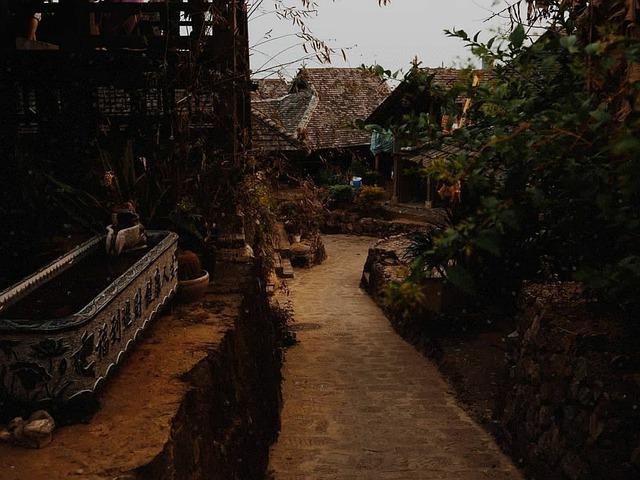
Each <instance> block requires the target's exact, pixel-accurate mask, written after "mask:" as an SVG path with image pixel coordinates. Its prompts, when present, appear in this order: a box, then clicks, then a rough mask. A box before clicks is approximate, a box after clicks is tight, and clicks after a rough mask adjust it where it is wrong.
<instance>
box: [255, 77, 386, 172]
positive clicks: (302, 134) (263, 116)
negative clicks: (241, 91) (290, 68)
mask: <svg viewBox="0 0 640 480" xmlns="http://www.w3.org/2000/svg"><path fill="white" fill-rule="evenodd" d="M263 90H264V87H263ZM388 94H389V88H388V86H387V85H386V83H384V82H383V81H382V80H381V79H380V77H378V76H377V75H375V74H373V73H371V72H369V71H366V70H364V69H359V68H303V69H301V70H300V71H299V73H298V75H297V76H296V77H295V78H294V79H293V81H292V82H291V83H290V84H289V85H288V90H287V92H286V94H282V90H279V91H278V92H277V94H276V95H274V96H272V97H271V98H265V97H264V96H262V97H261V96H259V95H257V94H254V95H255V96H254V97H253V99H252V118H253V149H254V151H256V152H258V153H261V154H263V155H284V156H286V157H287V158H288V159H289V160H291V161H293V162H294V163H296V164H298V165H304V166H307V167H310V168H314V167H316V168H317V167H318V166H319V165H322V164H326V163H327V162H329V163H333V164H335V165H337V166H345V165H346V166H348V165H349V163H350V162H351V160H352V159H354V158H359V159H362V160H363V161H364V162H367V163H371V164H372V161H373V158H372V155H371V153H370V152H369V145H370V142H371V136H370V134H369V133H367V132H366V131H364V130H361V129H359V128H358V127H356V126H355V122H356V120H363V119H365V118H366V117H367V116H369V115H370V114H371V113H372V112H373V111H374V109H375V108H376V107H377V106H378V105H380V103H382V101H383V100H384V99H385V98H386V97H387V95H388Z"/></svg>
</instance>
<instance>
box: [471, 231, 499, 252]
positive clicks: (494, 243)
mask: <svg viewBox="0 0 640 480" xmlns="http://www.w3.org/2000/svg"><path fill="white" fill-rule="evenodd" d="M499 242H500V239H499V237H498V232H496V231H495V230H484V231H482V232H481V233H480V234H479V235H478V236H477V237H476V238H475V239H474V243H475V244H476V246H477V247H478V248H480V249H482V250H484V251H485V252H489V253H490V254H492V255H495V256H496V257H499V256H500V255H501V252H500V244H499Z"/></svg>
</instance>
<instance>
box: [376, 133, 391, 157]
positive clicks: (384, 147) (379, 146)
mask: <svg viewBox="0 0 640 480" xmlns="http://www.w3.org/2000/svg"><path fill="white" fill-rule="evenodd" d="M370 148H371V153H373V154H374V155H377V154H378V153H382V152H385V153H392V152H393V134H392V133H380V132H375V131H374V132H371V147H370Z"/></svg>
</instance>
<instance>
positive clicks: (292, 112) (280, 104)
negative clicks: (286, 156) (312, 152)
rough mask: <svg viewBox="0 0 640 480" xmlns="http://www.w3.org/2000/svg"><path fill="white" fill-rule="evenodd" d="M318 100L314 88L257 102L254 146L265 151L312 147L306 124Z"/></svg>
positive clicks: (254, 114)
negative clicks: (308, 140)
mask: <svg viewBox="0 0 640 480" xmlns="http://www.w3.org/2000/svg"><path fill="white" fill-rule="evenodd" d="M317 103H318V97H317V95H315V94H314V91H313V90H311V89H306V90H300V91H299V92H296V93H290V94H288V95H285V96H283V97H279V98H272V99H269V100H259V101H253V102H252V103H251V108H252V115H253V119H254V122H253V129H252V130H253V145H254V148H259V149H261V150H264V151H269V152H272V151H277V150H299V149H308V148H309V146H308V144H307V142H306V138H305V130H304V129H305V127H306V125H307V123H308V122H309V115H310V112H311V110H313V108H314V106H315V105H316V104H317Z"/></svg>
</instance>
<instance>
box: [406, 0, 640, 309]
mask: <svg viewBox="0 0 640 480" xmlns="http://www.w3.org/2000/svg"><path fill="white" fill-rule="evenodd" d="M528 3H530V4H531V5H532V7H533V8H534V9H536V8H537V7H543V2H528ZM603 3H604V2H580V1H574V2H564V1H557V2H544V8H543V10H542V11H541V12H539V11H537V10H536V12H537V14H540V13H542V14H544V15H545V18H546V19H547V21H548V22H549V24H548V25H549V26H548V28H547V30H546V32H545V33H544V35H542V36H540V37H538V38H534V39H530V38H529V37H528V32H527V28H526V27H525V25H523V24H521V23H517V24H515V25H514V28H513V29H512V31H511V33H510V35H509V36H508V38H506V39H498V38H495V39H491V40H489V41H488V42H486V43H483V42H480V41H479V40H478V38H477V36H476V37H475V38H470V37H469V36H468V35H467V34H466V33H465V32H463V31H457V32H450V35H452V36H455V37H458V38H460V39H462V40H463V41H464V42H466V44H467V45H468V46H469V47H470V48H471V49H472V51H473V52H474V53H475V54H476V55H478V56H480V57H482V58H483V59H484V60H486V61H488V62H489V63H490V64H492V65H493V73H494V76H493V79H492V80H491V81H489V82H486V83H485V84H484V85H481V86H480V87H479V88H478V89H476V90H475V91H474V92H473V93H472V92H470V93H469V94H468V95H469V96H471V95H473V96H474V107H473V111H472V112H471V114H472V116H473V119H474V125H473V127H470V128H465V129H461V130H458V131H456V133H455V134H454V136H453V141H455V142H459V143H461V144H463V145H464V146H465V147H467V148H469V149H470V151H471V152H472V153H470V154H466V155H458V156H456V158H455V159H453V161H448V162H444V161H443V162H436V163H435V164H434V165H433V166H432V167H431V169H430V174H431V175H435V176H437V177H438V178H440V179H446V180H448V181H449V182H457V181H459V182H461V184H462V185H463V195H462V199H463V200H462V203H461V204H459V205H457V206H456V207H455V211H454V212H453V214H454V215H453V222H452V224H451V225H450V226H449V227H448V228H446V229H444V230H442V231H441V232H439V233H438V234H437V235H433V236H428V237H427V238H426V239H425V238H422V239H421V240H420V241H419V242H418V243H417V245H416V247H415V248H414V249H413V250H414V252H417V253H416V255H415V258H416V262H415V263H414V277H415V276H420V275H428V274H429V272H430V271H432V268H433V266H440V268H442V269H444V270H445V271H446V273H447V275H448V277H449V279H450V281H452V282H453V283H459V286H460V287H464V288H463V289H464V290H465V291H467V292H474V293H476V294H478V297H479V298H485V299H486V298H490V299H492V301H495V299H496V298H498V297H502V298H505V299H509V298H513V297H515V295H516V293H517V291H518V290H519V286H520V285H521V283H522V282H523V281H525V280H531V279H537V280H569V279H578V280H581V281H583V282H584V284H585V286H586V287H587V288H588V289H589V290H591V291H592V292H594V293H595V294H596V295H597V296H598V297H599V298H600V299H601V300H603V301H608V302H610V303H611V304H615V305H617V306H619V307H621V308H626V309H638V307H639V306H640V242H639V239H640V160H639V158H640V155H638V152H640V140H639V139H638V131H639V127H640V115H639V112H638V110H640V108H639V107H640V105H638V104H637V103H636V98H637V94H638V85H639V84H638V81H637V80H638V79H637V78H636V77H635V76H634V72H635V71H636V68H637V66H638V63H637V62H638V61H640V56H639V54H640V44H639V43H638V39H637V38H636V37H635V35H629V34H627V33H628V31H629V29H628V25H629V24H630V20H629V19H630V17H629V16H628V15H627V17H624V18H626V20H625V19H624V18H621V19H620V22H618V21H617V20H616V19H618V18H619V11H618V10H615V8H614V6H615V5H613V4H617V7H622V8H623V10H624V8H625V7H626V5H627V3H628V2H627V3H625V2H623V1H620V2H610V4H609V5H610V6H611V7H612V8H611V9H610V10H608V9H607V8H605V6H604V5H603ZM632 3H633V2H632ZM596 4H598V5H599V9H598V8H595V5H596ZM604 10H607V11H606V12H605V11H604ZM631 20H633V22H634V23H633V25H634V28H636V29H637V24H636V23H635V17H633V18H632V19H631ZM625 22H626V23H625Z"/></svg>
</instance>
